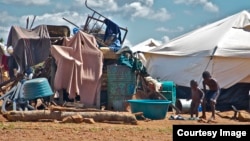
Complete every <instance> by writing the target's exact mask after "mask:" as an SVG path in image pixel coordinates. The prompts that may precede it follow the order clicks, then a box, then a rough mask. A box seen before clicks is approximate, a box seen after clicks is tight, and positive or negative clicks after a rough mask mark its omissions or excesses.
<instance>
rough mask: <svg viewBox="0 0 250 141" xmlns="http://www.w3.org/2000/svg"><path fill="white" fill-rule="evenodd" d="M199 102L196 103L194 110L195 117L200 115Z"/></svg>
mask: <svg viewBox="0 0 250 141" xmlns="http://www.w3.org/2000/svg"><path fill="white" fill-rule="evenodd" d="M198 107H199V103H195V106H194V110H195V117H196V118H198V117H199V111H198Z"/></svg>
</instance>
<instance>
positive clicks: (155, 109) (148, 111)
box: [128, 99, 172, 120]
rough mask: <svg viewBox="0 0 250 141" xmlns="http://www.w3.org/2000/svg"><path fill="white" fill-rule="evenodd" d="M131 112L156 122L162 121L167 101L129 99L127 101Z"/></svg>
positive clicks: (166, 109)
mask: <svg viewBox="0 0 250 141" xmlns="http://www.w3.org/2000/svg"><path fill="white" fill-rule="evenodd" d="M128 102H129V104H130V107H131V112H132V113H137V112H143V115H144V117H146V118H149V119H153V120H158V119H164V118H165V117H166V115H167V112H168V108H169V105H170V103H171V102H172V101H169V100H151V99H131V100H128Z"/></svg>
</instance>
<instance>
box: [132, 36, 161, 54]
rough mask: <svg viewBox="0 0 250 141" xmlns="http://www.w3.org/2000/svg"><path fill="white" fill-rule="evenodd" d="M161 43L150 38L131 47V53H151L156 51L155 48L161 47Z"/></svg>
mask: <svg viewBox="0 0 250 141" xmlns="http://www.w3.org/2000/svg"><path fill="white" fill-rule="evenodd" d="M160 45H161V43H160V42H159V41H157V40H155V39H153V38H149V39H147V40H145V41H143V42H141V43H139V44H137V45H135V46H133V47H131V48H130V49H131V51H132V52H136V51H149V50H152V49H154V48H155V47H158V46H160Z"/></svg>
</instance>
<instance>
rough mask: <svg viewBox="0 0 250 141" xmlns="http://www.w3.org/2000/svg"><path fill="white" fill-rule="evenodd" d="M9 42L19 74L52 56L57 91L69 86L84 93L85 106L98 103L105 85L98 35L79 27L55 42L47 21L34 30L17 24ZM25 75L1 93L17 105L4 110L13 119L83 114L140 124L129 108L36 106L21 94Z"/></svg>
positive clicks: (73, 91)
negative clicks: (59, 41)
mask: <svg viewBox="0 0 250 141" xmlns="http://www.w3.org/2000/svg"><path fill="white" fill-rule="evenodd" d="M7 46H12V47H13V56H14V57H15V59H16V61H17V63H18V67H19V74H24V73H25V71H26V70H27V68H30V67H33V66H35V65H37V64H39V63H41V62H44V61H46V59H47V58H49V57H51V56H52V57H53V58H54V59H55V64H56V73H55V76H54V83H53V84H52V86H54V90H53V91H57V90H61V89H66V90H67V92H68V93H69V97H70V98H75V96H76V95H80V102H82V103H84V106H86V107H87V106H90V107H91V106H92V105H95V102H96V96H97V94H99V91H100V86H101V85H100V84H101V74H102V66H103V63H102V61H103V54H102V52H101V51H100V49H99V48H98V44H97V42H96V39H95V37H94V36H92V35H90V34H87V33H84V32H83V31H78V32H77V33H76V34H75V35H74V36H72V37H63V41H62V43H61V44H60V45H57V44H51V41H50V36H49V32H48V29H47V28H46V25H41V26H37V27H35V28H34V29H31V30H29V29H24V28H21V27H18V26H13V27H12V28H11V30H10V34H9V38H8V43H7ZM18 76H19V75H18ZM23 79H24V77H23V76H22V75H20V77H18V78H17V79H16V81H18V82H17V85H16V86H13V89H12V90H11V92H7V93H6V94H7V95H8V96H6V94H4V95H3V96H1V100H4V101H5V102H6V103H12V104H13V106H14V107H15V109H13V110H10V111H8V110H9V109H6V108H5V107H4V110H3V111H2V113H3V114H4V116H5V117H6V118H7V119H8V120H9V121H38V120H41V119H48V120H60V121H62V120H64V121H67V119H65V118H67V117H76V118H77V117H79V116H77V115H80V117H81V118H82V120H83V119H85V118H92V119H93V120H94V121H97V122H104V121H118V122H123V123H132V124H136V118H135V116H134V115H133V114H131V113H127V112H126V113H117V112H111V111H105V110H98V109H91V110H89V109H71V108H69V109H68V108H61V107H52V106H51V107H48V109H45V110H36V109H35V108H34V107H32V105H30V103H29V101H28V100H27V99H25V98H23V97H22V96H20V94H21V93H22V92H21V91H22V90H21V89H22V82H23V81H22V80H23ZM27 81H28V80H27ZM20 90H21V91H20ZM16 91H18V93H17V94H16V95H13V96H12V95H11V96H9V94H10V93H14V94H15V92H16ZM19 92H20V93H19ZM6 97H7V98H6ZM13 98H14V99H13ZM16 101H17V103H16ZM20 101H24V103H25V107H22V105H21V104H22V103H19V102H20ZM16 106H19V107H16ZM58 111H60V112H58ZM72 111H73V112H72ZM86 111H88V112H86ZM82 120H81V121H82Z"/></svg>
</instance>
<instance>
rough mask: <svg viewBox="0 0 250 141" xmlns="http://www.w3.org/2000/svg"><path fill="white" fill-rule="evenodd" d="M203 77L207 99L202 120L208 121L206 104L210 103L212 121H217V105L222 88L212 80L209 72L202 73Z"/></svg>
mask: <svg viewBox="0 0 250 141" xmlns="http://www.w3.org/2000/svg"><path fill="white" fill-rule="evenodd" d="M202 77H203V82H202V84H203V89H204V93H205V99H204V100H203V103H202V116H201V118H204V119H206V104H207V103H209V104H210V106H211V111H212V116H211V118H210V120H215V105H216V101H217V98H218V97H219V95H220V86H219V84H218V82H217V81H216V80H215V79H214V78H212V76H211V75H210V73H209V72H208V71H204V72H203V73H202ZM206 86H208V88H209V90H208V91H207V89H206Z"/></svg>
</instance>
